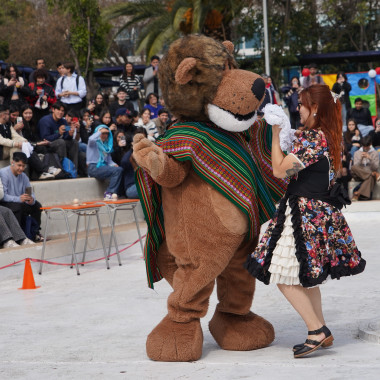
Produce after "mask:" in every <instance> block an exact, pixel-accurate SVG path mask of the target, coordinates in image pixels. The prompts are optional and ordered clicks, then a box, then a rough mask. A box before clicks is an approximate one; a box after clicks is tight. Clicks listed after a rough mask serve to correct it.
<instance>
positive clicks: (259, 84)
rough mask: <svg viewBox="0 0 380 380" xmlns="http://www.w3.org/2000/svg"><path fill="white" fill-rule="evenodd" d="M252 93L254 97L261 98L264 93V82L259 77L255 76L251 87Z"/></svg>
mask: <svg viewBox="0 0 380 380" xmlns="http://www.w3.org/2000/svg"><path fill="white" fill-rule="evenodd" d="M251 91H252V93H253V95H255V96H256V99H258V100H261V99H262V98H263V96H264V93H265V82H264V81H263V79H261V78H256V80H255V81H254V82H253V85H252V87H251Z"/></svg>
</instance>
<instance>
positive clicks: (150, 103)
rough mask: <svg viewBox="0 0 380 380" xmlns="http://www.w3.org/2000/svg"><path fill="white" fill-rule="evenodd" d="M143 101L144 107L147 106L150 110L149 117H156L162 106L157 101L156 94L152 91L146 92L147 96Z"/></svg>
mask: <svg viewBox="0 0 380 380" xmlns="http://www.w3.org/2000/svg"><path fill="white" fill-rule="evenodd" d="M145 103H146V104H145V107H144V108H148V109H149V110H150V118H151V119H156V118H157V117H158V111H159V110H160V109H161V108H164V107H162V105H161V104H160V103H159V102H158V96H157V94H155V93H154V92H151V93H150V94H148V96H147V97H146V100H145Z"/></svg>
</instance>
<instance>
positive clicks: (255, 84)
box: [158, 35, 265, 132]
mask: <svg viewBox="0 0 380 380" xmlns="http://www.w3.org/2000/svg"><path fill="white" fill-rule="evenodd" d="M233 50H234V46H233V44H232V43H231V42H230V41H225V42H223V43H221V42H218V41H216V40H214V39H212V38H209V37H206V36H201V35H189V36H186V37H183V38H180V39H178V40H176V41H174V42H173V43H172V44H171V45H170V47H169V50H168V52H167V53H166V54H165V55H164V57H163V58H162V60H161V62H160V66H159V71H158V75H159V81H160V87H161V90H162V95H163V97H164V100H165V104H166V106H167V107H168V108H169V110H170V111H171V112H172V113H173V115H175V116H176V117H177V118H178V119H179V120H194V121H211V122H213V123H215V124H216V125H217V126H219V127H220V128H223V129H226V130H228V131H232V132H241V131H244V130H246V129H248V128H249V127H250V126H251V125H252V124H253V123H254V122H255V121H256V117H257V113H256V111H257V109H258V107H259V106H260V104H261V102H262V101H263V99H264V95H265V83H264V81H263V79H262V78H261V77H260V76H259V75H257V74H255V73H253V72H250V71H245V70H239V69H238V68H237V63H236V61H235V60H234V58H233V55H232V54H233Z"/></svg>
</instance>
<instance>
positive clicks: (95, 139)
mask: <svg viewBox="0 0 380 380" xmlns="http://www.w3.org/2000/svg"><path fill="white" fill-rule="evenodd" d="M112 148H113V138H112V133H111V131H110V129H109V128H108V127H107V126H106V125H99V126H98V127H96V129H95V132H94V133H93V134H92V135H91V136H90V137H89V139H88V144H87V153H86V156H87V168H88V169H87V170H88V175H89V176H90V177H94V178H97V179H100V180H105V179H109V180H110V183H109V184H108V187H107V189H106V191H105V193H104V199H105V200H111V199H112V194H114V193H115V194H117V193H118V191H119V187H120V184H121V179H122V176H123V169H122V168H120V167H118V166H117V164H115V163H114V162H113V161H112V157H111V153H112Z"/></svg>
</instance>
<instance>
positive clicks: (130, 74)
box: [120, 62, 141, 112]
mask: <svg viewBox="0 0 380 380" xmlns="http://www.w3.org/2000/svg"><path fill="white" fill-rule="evenodd" d="M120 87H122V88H124V89H125V91H126V92H127V100H129V101H130V102H131V103H132V104H133V107H134V108H135V111H137V112H139V111H140V108H139V102H138V100H139V90H140V88H141V81H140V78H139V77H138V75H136V74H135V67H134V66H133V65H132V63H129V62H127V63H126V64H125V66H124V70H123V75H122V76H121V77H120Z"/></svg>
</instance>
